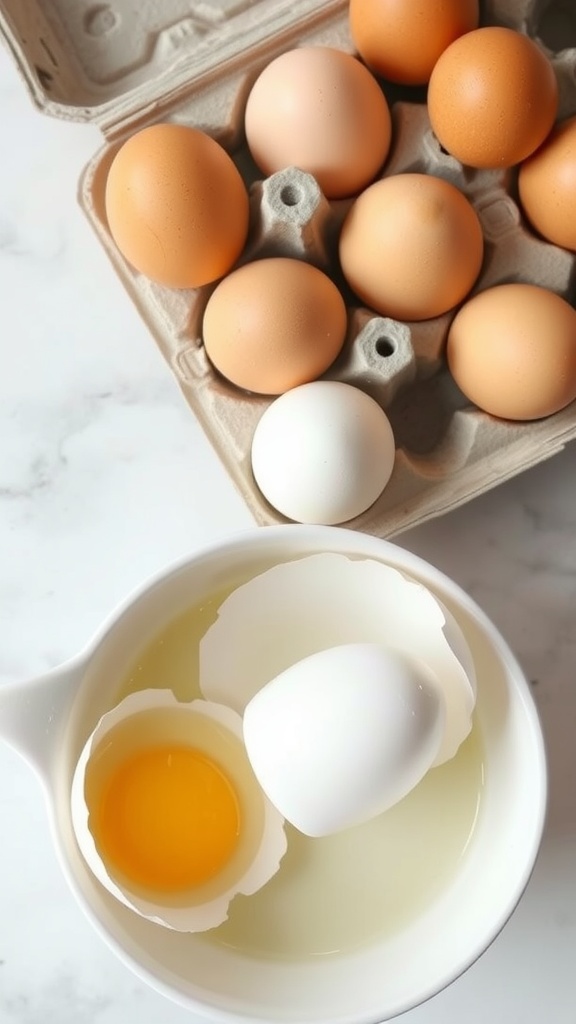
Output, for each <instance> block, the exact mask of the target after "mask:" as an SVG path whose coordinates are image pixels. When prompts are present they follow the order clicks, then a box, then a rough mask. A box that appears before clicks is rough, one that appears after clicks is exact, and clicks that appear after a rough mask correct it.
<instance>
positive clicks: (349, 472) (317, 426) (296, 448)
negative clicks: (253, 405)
mask: <svg viewBox="0 0 576 1024" xmlns="http://www.w3.org/2000/svg"><path fill="white" fill-rule="evenodd" d="M394 457H395V445H394V435H393V433H392V427H391V426H390V421H389V419H388V417H387V416H386V413H385V412H384V411H383V409H381V408H380V406H379V405H378V403H377V402H375V401H374V399H373V398H371V397H370V396H369V395H367V394H365V393H364V392H363V391H360V390H359V389H358V388H355V387H353V386H352V385H350V384H343V383H340V382H339V381H328V380H323V381H313V382H312V383H310V384H302V385H301V386H300V387H297V388H292V389H291V390H290V391H287V392H286V393H285V394H283V395H281V396H280V398H277V399H276V400H275V401H274V402H272V404H271V405H269V406H268V408H267V409H266V410H265V412H264V413H263V415H262V416H261V418H260V420H259V421H258V423H257V425H256V429H255V431H254V435H253V438H252V450H251V459H252V472H253V474H254V480H255V482H256V484H257V486H258V487H259V488H260V491H261V492H262V494H263V495H264V497H265V498H266V499H267V501H269V502H270V504H271V505H272V506H273V507H274V508H275V509H276V510H277V511H278V512H280V513H281V514H282V515H284V516H286V517H287V518H288V519H293V520H294V521H295V522H298V523H323V524H324V525H333V524H336V523H344V522H347V521H348V520H349V519H353V518H354V517H355V516H358V515H360V514H361V513H362V512H365V511H366V509H367V508H369V507H370V506H371V505H373V504H374V502H375V501H376V499H377V498H378V497H379V495H380V494H381V493H382V491H383V490H384V488H385V487H386V484H387V483H388V481H389V479H390V476H391V474H392V470H393V468H394Z"/></svg>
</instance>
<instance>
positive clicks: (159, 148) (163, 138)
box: [105, 124, 249, 288]
mask: <svg viewBox="0 0 576 1024" xmlns="http://www.w3.org/2000/svg"><path fill="white" fill-rule="evenodd" d="M105 202H106V217H107V219H108V227H109V229H110V233H111V235H112V238H113V240H114V242H115V243H116V245H117V246H118V249H119V250H120V252H121V253H122V255H123V256H124V257H125V259H126V260H128V262H129V263H130V264H132V266H133V267H135V268H136V270H138V271H140V272H141V273H142V274H144V275H145V276H146V277H149V278H151V279H152V280H154V281H158V282H159V283H160V284H164V285H168V286H169V287H172V288H199V287H200V286H202V285H205V284H208V283H210V282H212V281H216V280H217V279H218V278H220V277H222V276H223V275H224V274H226V273H227V272H228V271H229V270H230V269H231V267H232V266H233V265H234V263H235V262H236V260H237V259H238V257H239V255H240V253H241V251H242V249H243V248H244V243H245V241H246V236H247V233H248V212H249V209H248V193H247V191H246V187H245V185H244V182H243V180H242V177H241V175H240V172H239V171H238V169H237V167H236V165H235V164H234V162H233V160H232V158H231V157H230V156H229V154H228V153H227V152H226V150H225V149H224V148H223V147H222V146H221V145H220V144H219V143H218V142H216V141H215V140H214V139H212V138H211V137H210V136H209V135H207V134H205V133H204V132H201V131H199V130H197V129H196V128H190V127H187V126H186V125H178V124H155V125H151V126H150V127H149V128H144V129H143V130H142V131H140V132H137V133H136V134H135V135H132V136H131V137H130V138H129V139H127V141H126V142H124V144H123V145H122V146H121V147H120V149H119V150H118V152H117V153H116V156H115V157H114V160H113V161H112V165H111V167H110V171H109V172H108V178H107V181H106V195H105Z"/></svg>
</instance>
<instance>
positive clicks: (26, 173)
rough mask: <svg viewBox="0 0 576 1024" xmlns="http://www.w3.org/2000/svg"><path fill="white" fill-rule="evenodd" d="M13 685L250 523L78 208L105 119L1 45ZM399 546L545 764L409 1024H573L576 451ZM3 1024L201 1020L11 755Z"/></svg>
mask: <svg viewBox="0 0 576 1024" xmlns="http://www.w3.org/2000/svg"><path fill="white" fill-rule="evenodd" d="M0 125H1V127H2V140H3V141H2V147H1V149H2V158H1V160H0V194H1V197H2V198H1V201H0V296H1V313H2V327H1V330H0V682H8V681H16V680H22V679H25V678H26V677H30V676H33V675H36V674H39V673H43V672H44V671H46V670H47V669H49V668H51V667H52V666H55V665H58V664H59V663H60V662H62V661H63V660H65V659H66V658H67V657H69V656H71V655H73V654H74V653H76V652H77V651H78V650H79V649H80V648H81V647H83V646H84V644H85V642H86V641H87V640H88V639H89V638H90V636H91V635H92V633H93V632H94V630H95V629H96V627H97V626H98V625H99V623H100V622H101V620H102V619H103V618H104V616H105V615H106V614H107V612H108V611H109V609H110V608H111V607H113V606H114V605H115V604H116V603H117V602H118V601H120V600H121V599H122V598H124V597H125V596H126V594H127V593H128V592H129V591H130V590H131V589H132V588H133V587H134V586H136V585H138V584H139V583H141V582H142V581H143V580H144V579H145V578H146V577H147V576H148V575H149V574H150V573H152V572H154V571H155V570H157V569H160V568H161V567H163V566H164V565H165V564H166V563H167V562H169V561H170V560H172V559H175V558H177V557H179V556H180V555H182V554H184V553H187V552H189V551H191V550H193V549H195V548H197V547H198V546H200V545H201V544H203V543H205V542H207V541H212V540H215V539H217V538H219V537H223V536H225V535H226V534H228V533H230V532H236V531H238V530H239V529H242V528H245V527H248V526H250V525H252V521H251V518H250V516H249V514H248V512H247V510H246V508H245V507H244V505H243V503H242V502H241V500H240V498H239V497H238V495H237V494H236V492H235V490H234V489H233V487H232V484H231V483H230V482H229V480H228V479H227V477H226V476H225V474H224V472H223V470H222V468H221V466H220V464H219V462H218V459H217V458H216V456H215V455H214V453H213V452H212V450H211V449H210V447H209V445H208V443H207V441H206V440H205V438H204V436H203V434H202V431H201V430H200V428H199V427H198V425H197V424H196V422H195V421H194V419H193V417H192V415H191V414H190V412H189V410H188V408H187V406H186V405H185V403H184V400H183V398H182V396H181V395H180V392H179V391H178V388H177V386H176V384H175V381H174V379H173V378H172V376H171V374H170V372H169V370H168V368H167V366H166V365H165V363H164V362H163V360H162V359H161V357H160V355H159V354H158V352H157V350H156V348H155V346H154V344H153V343H152V341H151V339H150V337H149V336H148V334H147V331H146V328H145V326H144V325H143V323H142V322H141V320H140V319H139V317H138V314H137V312H136V311H135V309H134V308H133V307H132V305H131V303H130V301H129V299H128V297H127V295H126V294H125V292H124V291H123V288H122V287H121V285H120V283H119V282H118V280H117V278H116V276H115V274H114V272H113V271H112V268H111V266H110V265H109V263H108V261H107V259H106V257H105V256H104V253H103V251H102V250H101V248H100V246H99V244H98V242H97V240H96V238H95V236H94V235H93V234H92V232H91V229H90V228H89V226H88V224H87V222H86V221H85V219H84V217H83V215H82V213H81V211H80V210H79V208H78V206H77V204H76V186H77V181H78V177H79V174H80V171H81V169H82V168H83V166H84V165H85V164H86V163H87V161H88V159H89V158H90V157H91V156H92V155H93V153H94V151H95V150H96V148H97V147H98V146H99V145H100V137H99V135H98V133H97V131H96V130H95V129H94V128H91V127H89V126H85V125H74V124H66V123H61V122H57V121H54V120H50V119H49V118H47V117H43V116H42V115H40V114H39V113H37V112H36V111H35V110H34V109H33V108H32V106H31V104H30V102H29V100H28V97H27V95H26V94H25V91H24V89H23V86H22V82H21V81H20V79H19V78H18V75H17V73H16V71H15V69H14V67H13V66H12V64H11V61H10V59H9V57H8V55H7V54H6V53H4V52H0ZM397 542H398V543H400V544H402V545H403V546H405V547H406V548H409V549H410V550H412V551H415V552H417V553H418V554H420V555H422V556H423V557H425V558H427V559H428V560H429V561H431V562H433V563H435V564H436V565H437V566H438V567H439V568H441V569H442V570H444V571H445V572H447V573H448V574H449V575H451V576H452V577H454V578H455V579H456V580H457V581H458V582H460V583H461V584H462V585H463V586H464V587H465V588H466V589H467V590H468V591H469V592H470V593H471V594H472V595H473V596H474V597H475V598H476V600H477V601H478V602H479V603H480V604H481V605H482V606H483V607H484V608H485V610H486V611H487V612H488V614H489V615H490V616H491V617H492V618H493V619H494V621H495V622H496V623H497V625H498V626H499V627H500V629H501V630H502V631H503V633H504V634H505V636H506V637H507V639H508V640H509V642H510V643H511V645H512V646H513V648H514V649H515V651H516V653H517V655H518V657H519V658H520V660H521V662H522V664H523V666H524V668H525V670H526V673H527V675H528V677H529V678H530V680H531V681H532V682H533V686H534V694H535V697H536V700H537V702H538V707H539V710H540V712H541V716H542V721H543V726H544V730H545V735H546V740H547V745H548V753H549V763H550V805H549V814H548V821H547V827H546V833H545V838H544V842H543V846H542V851H541V855H540V857H539V860H538V863H537V866H536V870H535V872H534V875H533V877H532V880H531V882H530V884H529V887H528V889H527V891H526V894H525V896H524V898H523V899H522V901H521V903H520V906H519V908H518V909H517V911H516V913H515V914H514V916H513V918H512V920H511V921H510V923H509V924H508V925H507V927H506V928H505V929H504V931H503V933H502V934H501V935H500V937H499V938H498V939H497V940H496V942H495V943H494V944H493V946H492V947H491V948H490V950H489V951H488V952H487V953H486V954H485V955H484V957H482V958H481V960H480V961H479V962H478V963H477V964H476V965H475V966H474V967H472V968H471V969H470V970H469V971H468V972H467V974H466V975H465V976H464V977H463V978H461V979H460V980H459V981H458V982H456V983H455V984H454V985H452V986H451V987H450V988H449V989H448V990H447V991H445V992H444V993H442V994H441V995H439V996H437V997H436V998H435V999H433V1000H432V1001H430V1002H429V1003H428V1004H427V1005H425V1006H423V1007H421V1008H419V1009H417V1010H415V1011H412V1012H411V1013H409V1014H407V1015H406V1017H405V1018H404V1019H405V1022H406V1024H462V1022H466V1024H485V1022H486V1020H492V1021H494V1022H495V1024H574V1020H575V1019H576V1017H575V1013H576V1010H575V1007H576V971H575V969H574V951H575V950H576V797H575V793H576V745H575V742H574V734H575V732H576V685H575V682H574V666H575V665H576V445H571V446H570V447H568V448H567V449H566V450H565V451H564V452H563V453H561V454H560V455H557V456H556V457H555V458H553V459H552V460H550V461H548V462H546V463H543V464H541V465H540V466H539V467H537V468H535V469H532V470H530V471H529V472H527V473H525V474H523V475H522V476H520V477H517V478H515V479H514V480H512V481H510V482H508V483H507V484H505V485H503V486H501V487H500V488H498V489H496V490H493V491H492V492H490V493H489V494H486V495H484V496H483V497H481V498H479V499H477V500H475V501H474V502H473V503H471V504H469V505H467V506H464V507H462V508H461V509H459V510H457V511H455V512H453V513H451V514H450V515H448V516H446V517H444V518H443V519H439V520H435V521H433V522H431V523H429V524H427V525H425V526H423V527H421V528H419V529H417V530H413V531H410V532H408V533H405V534H404V535H402V536H401V537H399V538H397ZM0 837H1V838H0V1020H1V1021H2V1024H191V1022H192V1020H194V1019H195V1018H192V1017H191V1016H190V1014H187V1013H186V1012H185V1011H184V1010H182V1009H181V1008H179V1007H178V1006H176V1005H173V1004H171V1003H169V1002H167V1001H166V1000H164V999H163V998H162V997H160V996H158V995H156V994H155V993H154V992H152V991H150V990H149V989H147V988H146V987H145V986H144V985H143V984H141V983H140V982H139V981H138V980H137V979H136V978H135V977H134V976H132V974H131V973H129V972H128V971H127V970H126V969H125V968H124V967H123V966H121V965H120V964H119V963H118V962H117V961H116V960H115V959H114V957H113V956H112V954H111V953H110V952H109V951H108V950H107V949H106V948H105V947H104V945H103V944H102V942H101V940H100V939H99V938H98V937H97V935H96V934H95V933H94V932H93V931H92V930H91V928H90V926H89V924H88V923H87V921H86V920H85V918H84V916H83V915H82V913H81V912H80V910H79V909H78V908H77V907H76V905H75V903H74V900H73V898H72V896H71V894H70V893H69V891H68V889H67V886H66V884H65V882H64V880H63V878H62V876H61V874H60V870H59V868H58V866H57V863H56V858H55V854H54V853H53V850H52V846H51V840H50V836H49V831H48V827H47V821H46V815H45V811H44V806H43V799H42V795H41V792H40V789H39V787H38V785H37V783H36V781H35V779H34V778H33V776H32V773H31V772H30V771H29V769H28V768H27V767H26V765H25V764H24V762H23V761H21V759H20V758H19V757H18V756H17V755H16V754H15V753H14V752H13V751H12V750H11V749H10V748H9V747H7V746H6V745H0Z"/></svg>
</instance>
